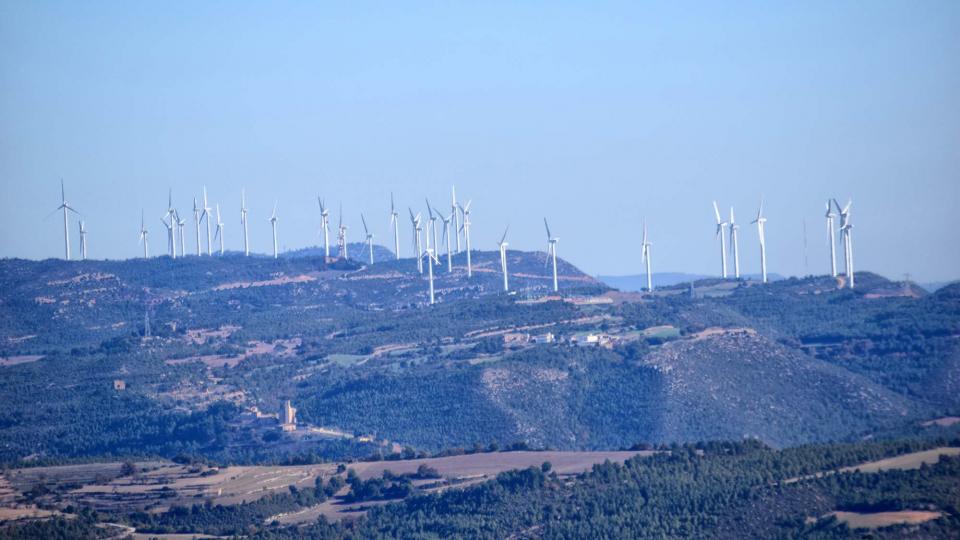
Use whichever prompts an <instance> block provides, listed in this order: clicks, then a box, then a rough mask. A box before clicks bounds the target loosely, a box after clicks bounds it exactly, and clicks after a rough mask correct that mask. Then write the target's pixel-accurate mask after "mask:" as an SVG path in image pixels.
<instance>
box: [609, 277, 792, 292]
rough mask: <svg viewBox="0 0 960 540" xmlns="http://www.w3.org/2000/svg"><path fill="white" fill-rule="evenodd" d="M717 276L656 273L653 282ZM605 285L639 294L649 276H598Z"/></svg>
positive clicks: (664, 284)
mask: <svg viewBox="0 0 960 540" xmlns="http://www.w3.org/2000/svg"><path fill="white" fill-rule="evenodd" d="M716 277H717V276H713V275H706V274H687V273H685V272H654V273H653V275H652V279H651V281H652V282H653V286H654V287H672V286H674V285H679V284H681V283H689V282H691V281H699V280H701V279H713V278H716ZM742 277H743V279H745V280H759V279H760V274H744V275H743V276H742ZM597 279H598V280H600V282H602V283H603V284H605V285H608V286H610V287H613V288H614V289H620V290H621V291H628V292H639V291H642V290H644V289H646V288H647V276H646V275H645V274H636V275H629V276H597ZM767 279H768V280H769V281H779V280H781V279H783V276H781V275H780V274H772V273H771V274H767Z"/></svg>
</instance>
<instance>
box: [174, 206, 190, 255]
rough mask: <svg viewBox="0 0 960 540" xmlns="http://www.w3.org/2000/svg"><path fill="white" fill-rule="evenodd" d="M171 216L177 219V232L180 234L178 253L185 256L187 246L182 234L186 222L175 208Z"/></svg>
mask: <svg viewBox="0 0 960 540" xmlns="http://www.w3.org/2000/svg"><path fill="white" fill-rule="evenodd" d="M173 217H174V218H176V220H177V232H178V233H179V234H180V255H181V256H184V257H186V256H187V247H186V241H185V240H184V236H183V227H184V225H186V224H187V222H186V221H185V220H183V219H181V218H180V212H177V211H176V210H174V211H173Z"/></svg>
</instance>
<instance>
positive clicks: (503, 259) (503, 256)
mask: <svg viewBox="0 0 960 540" xmlns="http://www.w3.org/2000/svg"><path fill="white" fill-rule="evenodd" d="M509 230H510V226H509V225H507V228H506V229H504V231H503V236H501V237H500V243H499V244H497V245H498V246H500V270H501V271H502V272H503V292H509V291H510V282H509V280H508V278H507V246H509V245H510V244H508V243H507V231H509Z"/></svg>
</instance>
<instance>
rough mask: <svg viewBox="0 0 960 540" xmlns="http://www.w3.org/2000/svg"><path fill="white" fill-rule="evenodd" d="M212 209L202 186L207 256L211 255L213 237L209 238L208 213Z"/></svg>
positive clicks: (205, 190) (205, 189) (204, 187)
mask: <svg viewBox="0 0 960 540" xmlns="http://www.w3.org/2000/svg"><path fill="white" fill-rule="evenodd" d="M211 210H213V208H210V205H209V204H208V203H207V186H203V216H202V217H203V219H204V221H206V222H207V256H208V257H209V256H212V255H213V236H211V229H210V216H211V215H212V214H211V213H210V211H211Z"/></svg>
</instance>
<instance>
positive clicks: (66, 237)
mask: <svg viewBox="0 0 960 540" xmlns="http://www.w3.org/2000/svg"><path fill="white" fill-rule="evenodd" d="M60 199H61V201H62V202H61V203H60V206H58V207H57V210H63V251H64V254H65V256H66V258H67V260H68V261H69V260H70V228H69V227H70V226H69V220H68V217H67V211H70V212H73V213H74V214H77V215H78V216H79V215H80V212H77V211H76V210H74V209H73V207H72V206H70V204H69V203H68V202H67V195H66V191H65V190H64V189H63V178H61V179H60ZM47 217H50V216H47Z"/></svg>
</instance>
